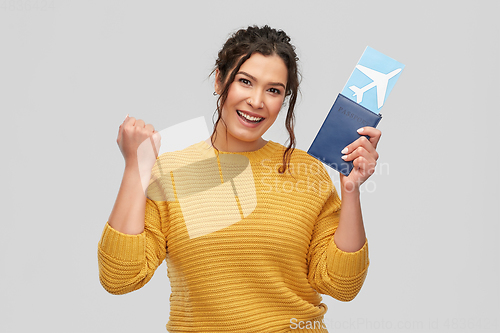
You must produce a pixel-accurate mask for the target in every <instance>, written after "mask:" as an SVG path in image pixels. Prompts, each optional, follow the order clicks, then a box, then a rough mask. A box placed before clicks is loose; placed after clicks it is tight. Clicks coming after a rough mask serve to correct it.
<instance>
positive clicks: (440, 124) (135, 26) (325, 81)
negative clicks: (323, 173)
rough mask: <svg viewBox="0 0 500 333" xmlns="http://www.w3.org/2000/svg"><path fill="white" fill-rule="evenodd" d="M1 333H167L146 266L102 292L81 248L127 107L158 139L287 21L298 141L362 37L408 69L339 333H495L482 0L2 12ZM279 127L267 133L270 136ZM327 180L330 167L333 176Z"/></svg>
mask: <svg viewBox="0 0 500 333" xmlns="http://www.w3.org/2000/svg"><path fill="white" fill-rule="evenodd" d="M0 7H1V8H0V43H1V44H0V45H1V46H0V47H1V52H0V60H1V61H0V96H1V98H0V110H1V123H2V126H1V127H2V131H1V136H2V137H1V139H2V147H3V151H4V153H3V157H2V163H1V177H2V179H1V184H2V186H1V192H2V204H1V205H2V208H1V213H2V231H1V233H0V260H1V262H0V267H1V275H0V279H1V280H0V293H1V297H0V299H1V301H0V313H1V319H0V331H1V332H33V331H38V330H40V329H42V330H43V331H45V330H46V331H50V332H146V331H147V332H165V327H164V325H165V324H166V322H167V320H168V313H169V304H168V302H169V292H170V289H169V282H168V279H167V277H166V276H165V275H166V267H165V264H162V265H161V266H160V267H159V269H158V271H157V272H156V274H155V276H154V278H153V279H152V280H151V282H150V283H149V284H148V285H146V286H145V287H144V288H143V289H141V290H139V291H136V292H133V293H131V294H128V295H125V296H112V295H110V294H107V293H106V292H105V291H104V289H103V288H102V287H101V286H100V284H99V281H98V269H97V254H96V252H97V242H98V240H99V237H100V234H101V231H102V228H103V226H104V224H105V222H106V220H107V218H108V216H109V214H110V212H111V209H112V207H113V203H114V201H115V199H116V194H117V192H118V188H119V185H120V182H121V177H122V173H123V167H124V163H123V158H122V156H121V153H120V151H119V149H118V147H117V145H116V136H117V132H118V126H119V125H120V123H121V122H122V121H123V119H124V117H125V115H126V114H127V113H130V115H131V116H134V117H136V118H142V119H145V120H146V122H148V123H152V124H153V125H154V126H155V127H156V128H157V129H159V130H160V129H164V128H167V127H169V126H171V125H174V124H177V123H179V122H181V121H185V120H189V119H192V118H194V117H199V116H205V117H206V119H207V125H210V123H211V120H210V118H211V115H212V112H213V110H214V108H215V98H214V97H213V96H212V92H213V79H212V78H208V74H209V73H210V71H211V69H212V66H213V63H214V60H215V57H216V54H217V51H218V50H219V48H220V47H221V46H222V43H223V42H224V41H225V40H226V38H227V37H228V35H229V34H230V33H231V32H233V31H235V30H236V29H238V28H241V27H245V26H247V25H249V24H259V25H261V24H270V25H272V26H273V27H278V28H281V29H283V30H285V31H286V32H287V33H288V34H289V35H290V36H291V37H292V40H293V43H294V44H295V45H296V46H297V52H298V55H299V57H300V59H301V69H302V73H303V81H302V98H301V100H300V103H299V104H298V107H297V126H296V134H297V138H298V145H297V146H298V148H301V149H304V150H306V149H307V148H308V147H309V145H310V143H311V142H312V140H313V139H314V136H315V135H316V133H317V130H318V129H319V127H320V125H321V123H322V122H323V120H324V118H325V116H326V114H327V112H328V110H329V109H330V107H331V104H332V103H333V101H334V99H335V97H336V96H337V94H338V93H339V92H340V91H341V90H342V88H343V86H344V84H345V82H346V81H347V79H348V77H349V75H350V74H351V72H352V70H353V69H354V66H355V65H356V63H357V61H358V59H359V57H360V56H361V53H362V52H363V50H364V48H365V47H366V46H367V45H370V46H371V47H373V48H375V49H376V50H378V51H380V52H383V53H385V54H387V55H389V56H390V57H392V58H394V59H396V60H398V61H400V62H402V63H404V64H405V65H406V68H405V70H404V71H403V73H402V75H401V77H400V79H399V81H398V83H397V84H396V86H395V88H394V90H393V91H392V93H391V95H390V96H389V98H388V100H387V102H386V104H385V105H384V109H383V114H384V119H383V120H382V122H381V123H380V126H379V128H380V129H381V130H382V132H383V135H382V139H381V142H380V145H379V148H378V151H379V153H380V159H379V166H378V170H377V173H376V174H375V175H374V176H372V178H370V180H369V182H367V184H365V185H366V186H365V187H364V188H363V194H362V200H363V214H364V219H365V225H366V229H367V233H368V238H369V244H370V257H371V267H370V269H369V274H368V278H367V280H366V283H365V285H364V286H363V289H362V290H361V293H360V294H359V295H358V297H357V298H356V299H355V300H354V301H352V302H350V303H341V302H338V301H336V300H334V299H332V298H330V297H328V296H325V297H324V299H325V302H326V303H327V305H328V306H329V311H328V313H327V315H326V320H325V321H326V323H327V324H328V325H329V328H331V331H336V332H391V331H394V332H432V331H434V332H437V331H439V332H499V330H500V323H499V321H498V319H497V316H498V313H499V310H500V300H499V296H500V292H499V285H498V282H499V278H500V270H499V263H500V262H499V254H500V253H499V247H498V238H499V226H498V225H499V217H498V213H499V209H498V207H499V204H500V200H499V190H498V188H499V176H498V171H499V170H498V168H499V167H498V165H499V157H498V151H499V150H498V145H497V140H498V139H497V138H498V135H497V134H496V132H497V131H498V126H499V120H500V117H499V113H498V112H499V109H498V97H499V92H500V90H499V88H500V85H499V82H500V72H499V60H500V57H499V24H498V14H499V12H500V11H499V9H500V8H499V2H498V1H473V2H465V1H418V2H417V1H414V2H406V1H309V2H307V5H306V2H305V1H252V2H246V1H245V2H243V1H197V2H195V1H184V2H180V1H176V2H175V3H174V2H171V1H144V2H139V1H136V2H132V1H121V2H119V1H102V0H101V1H79V2H76V1H64V2H63V1H62V0H54V1H50V0H49V1H37V0H31V1H27V0H22V1H9V0H7V1H1V2H0ZM282 123H283V118H279V119H278V121H277V123H276V124H275V126H273V128H272V129H271V130H270V131H269V132H268V133H267V134H266V136H265V138H266V139H271V140H273V141H278V142H281V143H284V142H285V139H286V132H285V130H284V126H283V125H282ZM332 178H333V180H334V182H338V176H337V175H336V174H335V173H334V172H332Z"/></svg>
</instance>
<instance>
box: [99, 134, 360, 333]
mask: <svg viewBox="0 0 500 333" xmlns="http://www.w3.org/2000/svg"><path fill="white" fill-rule="evenodd" d="M284 149H285V148H284V147H283V146H282V145H281V144H278V143H275V142H272V141H268V142H267V144H266V145H265V146H264V147H262V148H261V149H259V150H257V151H253V152H238V153H229V152H222V151H221V152H219V153H218V154H217V153H216V152H215V150H214V149H213V148H211V147H210V146H209V145H208V144H207V143H205V142H204V141H202V142H200V143H197V144H195V145H192V146H190V147H188V148H186V149H184V150H182V151H177V152H173V153H165V154H162V155H161V156H159V158H158V159H157V161H156V164H155V166H154V167H153V170H152V176H151V180H150V183H149V187H148V190H147V198H146V215H145V230H144V232H143V233H141V234H139V235H126V234H123V233H120V232H118V231H116V230H114V229H113V228H112V227H110V226H109V224H107V223H106V226H105V228H104V231H103V234H102V237H101V240H100V242H99V244H98V260H99V275H100V276H99V277H100V281H101V284H102V285H103V287H104V288H105V289H106V290H107V291H108V292H110V293H112V294H124V293H128V292H131V291H133V290H137V289H139V288H141V287H142V286H143V285H145V284H146V283H147V282H148V281H149V280H150V279H151V277H152V276H153V274H154V271H155V270H156V268H157V267H158V266H159V265H160V264H161V262H162V261H163V260H164V259H166V263H167V275H168V277H169V280H170V285H171V295H170V320H169V321H168V323H167V330H168V331H169V332H207V333H208V332H245V333H250V332H259V333H262V332H269V333H270V332H327V330H326V328H325V323H324V322H323V315H324V314H325V312H326V311H327V307H326V305H325V304H323V303H321V301H322V298H321V296H320V293H321V294H327V295H330V296H332V297H334V298H336V299H338V300H341V301H349V300H352V299H353V298H354V297H355V296H356V295H357V293H358V292H359V290H360V289H361V286H362V285H363V282H364V280H365V277H366V273H367V268H368V263H369V261H368V246H367V243H365V245H364V246H363V248H361V249H360V250H359V251H357V252H353V253H348V252H344V251H342V250H340V249H338V248H337V246H336V245H335V242H334V240H333V235H334V233H335V230H336V228H337V226H338V222H339V212H340V199H339V196H338V194H337V192H336V190H335V188H334V186H333V184H332V181H331V179H330V177H329V176H328V174H327V172H326V170H325V168H324V167H323V165H322V164H321V163H319V162H318V161H317V160H316V159H314V158H312V157H311V156H309V155H308V154H307V153H306V152H304V151H302V150H299V149H295V151H294V152H293V154H292V158H291V160H290V167H289V171H288V172H286V173H285V174H280V173H279V172H278V171H277V169H278V167H279V166H281V164H282V154H283V151H284Z"/></svg>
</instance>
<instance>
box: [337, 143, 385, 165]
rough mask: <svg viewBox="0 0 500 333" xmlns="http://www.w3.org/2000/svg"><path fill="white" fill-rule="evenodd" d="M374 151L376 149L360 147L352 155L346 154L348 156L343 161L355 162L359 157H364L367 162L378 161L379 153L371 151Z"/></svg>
mask: <svg viewBox="0 0 500 333" xmlns="http://www.w3.org/2000/svg"><path fill="white" fill-rule="evenodd" d="M367 148H368V149H367ZM372 149H374V148H373V147H365V146H363V145H359V146H358V147H356V149H354V150H353V151H352V152H351V153H350V154H346V155H344V156H342V159H343V160H344V161H354V160H355V159H356V158H358V157H364V158H365V159H366V160H369V161H376V160H377V159H378V153H377V151H375V150H373V151H370V150H372Z"/></svg>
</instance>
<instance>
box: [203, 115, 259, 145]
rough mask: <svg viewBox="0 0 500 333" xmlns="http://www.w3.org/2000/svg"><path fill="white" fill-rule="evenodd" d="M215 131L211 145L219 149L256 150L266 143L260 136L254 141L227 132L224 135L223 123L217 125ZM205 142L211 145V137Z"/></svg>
mask: <svg viewBox="0 0 500 333" xmlns="http://www.w3.org/2000/svg"><path fill="white" fill-rule="evenodd" d="M218 125H221V123H220V122H219V124H218ZM216 132H217V134H216V135H215V142H214V144H213V146H214V147H215V148H217V149H218V150H220V151H225V152H233V153H237V152H248V151H256V150H259V149H260V148H262V147H264V146H265V145H266V144H267V141H266V140H264V139H263V138H262V137H260V138H258V139H257V140H255V141H242V140H238V139H236V138H234V137H232V136H231V135H230V134H229V133H227V135H226V129H225V127H224V125H222V126H218V128H217V131H216ZM205 142H206V143H207V144H208V145H209V146H212V142H211V137H209V138H208V139H207V140H206V141H205Z"/></svg>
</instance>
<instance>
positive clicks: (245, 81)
mask: <svg viewBox="0 0 500 333" xmlns="http://www.w3.org/2000/svg"><path fill="white" fill-rule="evenodd" d="M240 82H241V83H243V84H250V81H249V80H247V79H240Z"/></svg>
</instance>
